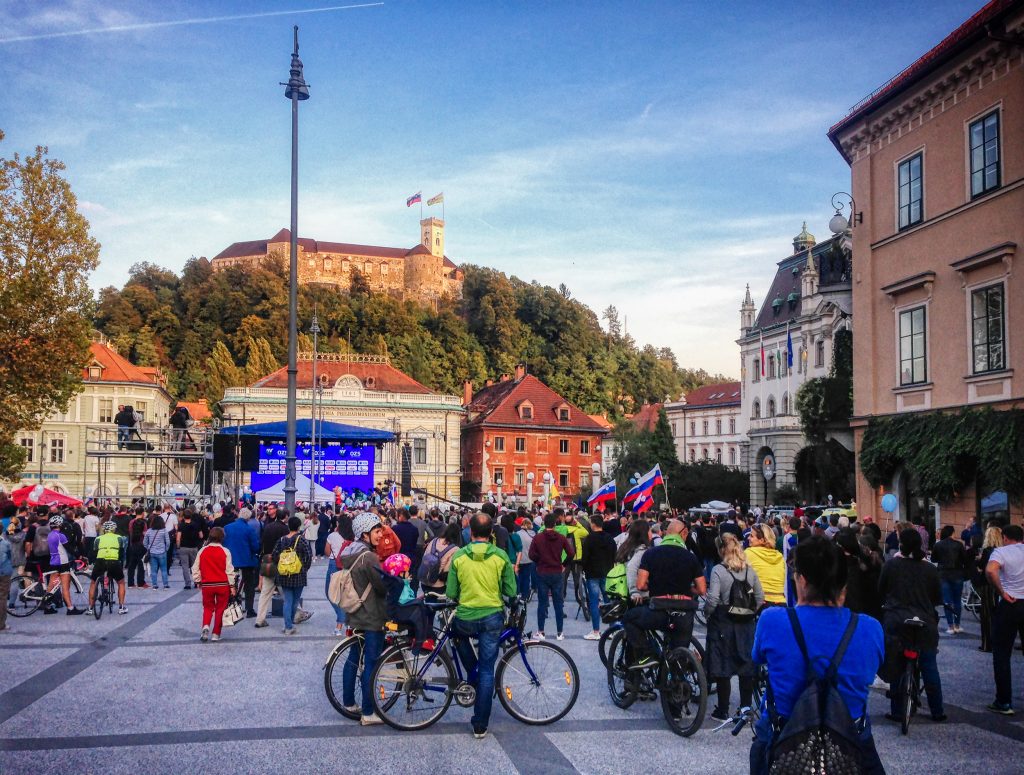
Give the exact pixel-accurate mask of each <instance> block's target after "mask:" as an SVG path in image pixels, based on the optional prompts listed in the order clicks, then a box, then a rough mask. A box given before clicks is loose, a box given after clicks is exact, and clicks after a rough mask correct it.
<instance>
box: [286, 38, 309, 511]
mask: <svg viewBox="0 0 1024 775" xmlns="http://www.w3.org/2000/svg"><path fill="white" fill-rule="evenodd" d="M294 33H295V48H294V50H293V51H292V65H291V69H290V72H289V75H290V77H289V78H288V83H286V84H281V85H282V86H285V87H286V88H285V90H284V96H285V97H286V98H287V99H289V100H291V101H292V220H291V230H292V233H291V238H292V240H291V255H290V257H289V261H288V439H287V447H286V452H285V459H284V460H285V463H284V465H285V469H284V507H285V509H287V510H288V514H289V515H294V514H295V419H296V416H295V415H296V412H295V383H296V377H297V375H298V373H299V368H298V364H297V357H296V352H295V351H296V348H297V346H298V338H299V336H298V325H299V324H298V307H299V101H300V100H308V99H309V87H308V86H307V85H306V81H305V79H304V78H303V77H302V60H301V59H299V28H298V27H297V26H296V27H295V28H294Z"/></svg>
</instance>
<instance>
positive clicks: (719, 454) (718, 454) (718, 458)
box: [715, 449, 722, 465]
mask: <svg viewBox="0 0 1024 775" xmlns="http://www.w3.org/2000/svg"><path fill="white" fill-rule="evenodd" d="M715 462H716V463H718V464H719V465H721V464H722V450H721V449H716V450H715Z"/></svg>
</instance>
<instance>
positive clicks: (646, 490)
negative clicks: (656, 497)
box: [622, 465, 665, 503]
mask: <svg viewBox="0 0 1024 775" xmlns="http://www.w3.org/2000/svg"><path fill="white" fill-rule="evenodd" d="M664 483H665V479H664V477H662V475H661V466H660V465H655V466H654V468H652V469H651V470H650V471H648V472H647V473H646V474H644V475H643V476H641V477H640V481H638V482H637V483H636V484H635V485H634V486H633V488H632V489H631V490H630V491H629V492H627V493H626V494H625V495H624V496H623V498H622V502H623V503H631V502H632V501H635V500H637V498H639V497H640V496H641V495H650V494H651V493H653V492H654V488H655V487H657V486H658V485H659V484H664Z"/></svg>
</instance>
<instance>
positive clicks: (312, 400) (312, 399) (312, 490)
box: [309, 309, 322, 509]
mask: <svg viewBox="0 0 1024 775" xmlns="http://www.w3.org/2000/svg"><path fill="white" fill-rule="evenodd" d="M309 332H310V333H311V334H312V335H313V387H312V389H311V390H310V393H309V406H310V409H311V412H310V417H311V419H312V421H313V422H312V439H311V443H310V454H309V508H311V509H315V506H316V463H317V447H316V399H317V395H318V393H319V390H320V386H319V385H317V382H316V354H317V346H318V343H319V336H320V321H319V320H317V317H316V310H315V309H314V310H313V322H312V323H310V324H309ZM321 402H322V399H321Z"/></svg>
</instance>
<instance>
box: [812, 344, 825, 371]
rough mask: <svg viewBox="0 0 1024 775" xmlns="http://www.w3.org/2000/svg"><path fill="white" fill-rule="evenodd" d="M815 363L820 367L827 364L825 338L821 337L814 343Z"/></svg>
mask: <svg viewBox="0 0 1024 775" xmlns="http://www.w3.org/2000/svg"><path fill="white" fill-rule="evenodd" d="M814 365H815V366H817V367H818V368H819V369H820V368H822V367H824V366H825V340H824V339H819V340H818V341H817V342H815V343H814Z"/></svg>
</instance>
